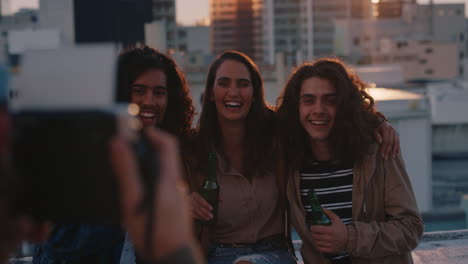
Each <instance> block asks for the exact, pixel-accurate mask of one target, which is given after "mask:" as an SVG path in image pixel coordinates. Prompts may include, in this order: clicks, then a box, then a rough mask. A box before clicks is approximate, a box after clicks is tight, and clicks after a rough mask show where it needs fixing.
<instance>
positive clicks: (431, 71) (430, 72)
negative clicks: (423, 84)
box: [424, 69, 434, 75]
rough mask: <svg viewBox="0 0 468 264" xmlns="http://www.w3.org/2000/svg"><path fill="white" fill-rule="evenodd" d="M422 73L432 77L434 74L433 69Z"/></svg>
mask: <svg viewBox="0 0 468 264" xmlns="http://www.w3.org/2000/svg"><path fill="white" fill-rule="evenodd" d="M424 73H425V74H427V75H432V74H434V70H433V69H426V70H425V71H424Z"/></svg>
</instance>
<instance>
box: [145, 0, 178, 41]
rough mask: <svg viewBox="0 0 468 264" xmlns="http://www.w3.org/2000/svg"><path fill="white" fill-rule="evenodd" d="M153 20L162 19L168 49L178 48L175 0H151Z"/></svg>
mask: <svg viewBox="0 0 468 264" xmlns="http://www.w3.org/2000/svg"><path fill="white" fill-rule="evenodd" d="M151 1H152V8H151V10H152V15H153V19H152V20H154V21H160V22H161V21H163V22H164V23H163V24H164V25H165V30H166V33H165V34H166V41H167V42H166V44H167V49H168V50H178V49H179V47H178V36H177V24H176V4H175V0H151Z"/></svg>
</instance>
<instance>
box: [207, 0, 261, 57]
mask: <svg viewBox="0 0 468 264" xmlns="http://www.w3.org/2000/svg"><path fill="white" fill-rule="evenodd" d="M254 1H255V0H210V17H211V32H210V35H211V48H212V51H213V53H214V54H219V53H221V52H223V51H227V50H238V51H241V52H244V53H245V54H247V55H248V56H250V57H252V58H254V50H255V49H254V28H253V27H254V9H253V8H254V6H253V3H254ZM257 32H258V31H257Z"/></svg>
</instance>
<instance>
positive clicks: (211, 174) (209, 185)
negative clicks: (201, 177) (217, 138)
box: [200, 152, 219, 225]
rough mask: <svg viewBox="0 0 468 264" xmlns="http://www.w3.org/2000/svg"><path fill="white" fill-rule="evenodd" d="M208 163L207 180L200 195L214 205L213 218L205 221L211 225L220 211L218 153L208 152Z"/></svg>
mask: <svg viewBox="0 0 468 264" xmlns="http://www.w3.org/2000/svg"><path fill="white" fill-rule="evenodd" d="M207 165H208V166H207V170H206V173H207V174H206V177H205V181H204V182H203V186H202V189H201V191H200V195H201V196H202V197H203V199H205V200H206V201H207V202H208V203H209V204H210V205H211V207H213V210H212V211H211V214H213V218H212V219H210V220H208V221H204V224H208V225H211V224H214V223H215V222H216V216H217V213H218V196H219V184H218V179H217V178H216V168H217V167H218V159H217V156H216V153H213V152H210V153H209V154H208V164H207Z"/></svg>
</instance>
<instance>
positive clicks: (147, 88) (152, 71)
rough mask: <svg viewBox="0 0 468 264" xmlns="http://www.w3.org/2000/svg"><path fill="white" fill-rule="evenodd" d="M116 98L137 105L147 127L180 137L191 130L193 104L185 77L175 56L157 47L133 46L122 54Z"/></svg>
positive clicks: (140, 116)
mask: <svg viewBox="0 0 468 264" xmlns="http://www.w3.org/2000/svg"><path fill="white" fill-rule="evenodd" d="M117 101H120V102H131V103H135V104H137V105H138V106H139V110H140V112H139V114H138V117H139V118H140V120H141V122H142V124H143V125H144V126H158V127H159V128H161V129H163V130H166V131H167V132H169V133H171V134H173V135H174V136H176V137H178V138H179V139H184V138H185V137H186V136H188V135H189V134H190V133H191V131H192V130H191V124H192V120H193V115H194V107H193V103H192V98H191V97H190V94H189V90H188V85H187V82H186V80H185V77H184V75H183V74H182V72H181V70H180V69H179V67H178V66H177V65H176V63H175V62H174V60H173V59H171V58H170V57H168V56H167V55H165V54H163V53H161V52H158V51H156V50H155V49H152V48H150V47H147V46H143V47H133V48H129V49H126V50H125V51H124V52H123V53H122V54H120V56H119V59H118V73H117Z"/></svg>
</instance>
